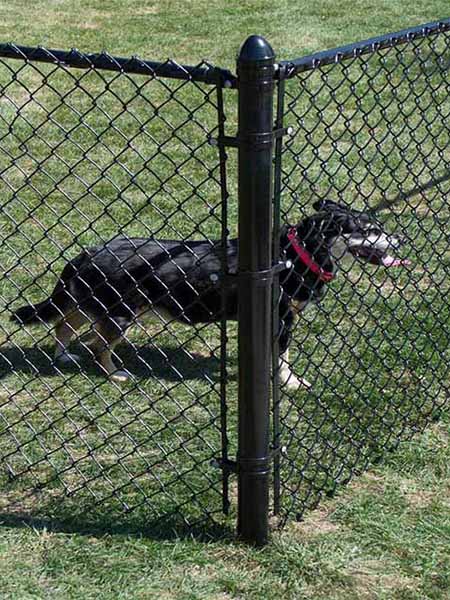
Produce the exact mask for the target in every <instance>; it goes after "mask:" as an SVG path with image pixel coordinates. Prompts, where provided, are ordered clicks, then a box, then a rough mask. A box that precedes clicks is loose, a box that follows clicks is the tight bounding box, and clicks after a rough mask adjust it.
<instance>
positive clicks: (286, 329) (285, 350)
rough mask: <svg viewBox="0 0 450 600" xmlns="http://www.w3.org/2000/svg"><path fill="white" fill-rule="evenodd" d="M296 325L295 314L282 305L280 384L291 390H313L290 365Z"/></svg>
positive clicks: (283, 303)
mask: <svg viewBox="0 0 450 600" xmlns="http://www.w3.org/2000/svg"><path fill="white" fill-rule="evenodd" d="M293 323H294V313H293V311H292V309H291V308H290V307H289V305H287V304H286V303H285V302H283V301H282V302H281V303H280V339H279V344H280V359H279V378H280V384H281V385H282V386H286V387H287V388H289V389H290V390H298V389H300V388H301V387H304V388H307V389H309V388H311V387H312V385H311V383H310V382H309V381H308V380H307V379H304V378H303V377H297V376H296V375H294V373H293V372H292V370H291V365H290V363H289V343H290V341H291V338H292V326H293Z"/></svg>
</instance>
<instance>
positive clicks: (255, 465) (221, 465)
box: [211, 446, 286, 476]
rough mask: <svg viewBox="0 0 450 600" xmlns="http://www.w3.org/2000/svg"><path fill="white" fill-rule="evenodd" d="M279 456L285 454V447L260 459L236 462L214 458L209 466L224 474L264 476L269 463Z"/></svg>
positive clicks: (242, 459)
mask: <svg viewBox="0 0 450 600" xmlns="http://www.w3.org/2000/svg"><path fill="white" fill-rule="evenodd" d="M279 454H283V455H285V454H286V446H278V447H277V448H273V449H272V450H271V451H270V452H269V454H268V455H267V456H263V457H261V458H238V460H230V459H226V460H224V459H222V458H215V459H213V460H212V461H211V465H212V466H213V467H216V468H218V469H222V471H224V472H226V473H235V474H237V473H242V472H245V473H253V475H255V476H258V475H265V474H267V472H268V471H269V469H270V463H271V461H272V460H273V459H274V458H275V456H278V455H279Z"/></svg>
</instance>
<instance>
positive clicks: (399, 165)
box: [274, 22, 450, 520]
mask: <svg viewBox="0 0 450 600" xmlns="http://www.w3.org/2000/svg"><path fill="white" fill-rule="evenodd" d="M449 72H450V25H449V23H448V22H446V23H441V24H435V25H434V26H432V27H426V26H425V27H421V28H417V29H414V30H409V31H407V32H401V33H399V34H395V35H389V36H384V37H381V38H377V39H374V40H370V41H369V42H366V43H365V42H363V43H360V44H356V45H353V46H348V47H344V48H338V49H336V50H332V51H329V52H323V53H319V54H317V55H313V56H311V57H306V58H304V59H299V60H298V61H292V62H285V63H282V65H281V79H282V81H281V82H280V84H279V88H280V89H279V99H278V102H279V114H280V115H281V117H280V118H281V119H282V121H281V122H282V124H283V125H284V126H290V127H292V131H293V133H292V135H291V136H290V137H289V138H288V139H287V140H285V143H284V145H283V147H282V148H281V146H280V147H279V148H278V152H279V157H278V165H279V167H278V168H279V172H278V174H277V181H278V189H279V194H280V197H281V223H291V224H296V223H298V222H301V223H303V227H302V228H301V231H302V234H303V240H302V243H301V245H302V247H304V248H305V249H307V250H309V252H310V253H311V254H312V255H314V253H315V252H318V254H319V255H320V252H322V251H325V253H326V254H328V253H330V254H334V255H335V257H336V258H333V262H334V264H335V267H336V268H337V272H336V273H335V276H334V278H333V280H332V281H331V282H330V283H327V282H325V283H324V282H323V280H321V279H320V277H318V276H317V275H314V274H311V271H310V270H309V271H308V272H307V273H306V274H305V275H304V278H303V279H301V280H300V281H299V282H298V287H299V288H300V287H301V286H303V288H305V287H306V288H309V297H308V304H311V305H314V306H313V307H308V306H303V307H301V310H300V312H299V315H298V319H297V321H296V324H295V326H294V332H293V341H292V344H291V349H290V353H289V361H290V365H291V368H292V370H293V373H294V375H295V376H296V377H297V378H306V380H308V381H309V382H313V385H312V386H311V387H310V388H306V387H305V386H304V385H301V386H300V387H299V389H295V385H294V386H292V385H289V382H288V383H287V384H285V385H281V389H280V392H279V394H278V393H277V390H276V392H275V400H276V402H275V442H274V443H275V446H283V447H284V451H285V454H284V455H283V456H282V459H281V461H280V460H279V461H278V462H277V464H276V472H275V508H276V512H279V513H280V514H281V517H282V520H285V519H286V518H287V517H288V516H294V515H295V516H297V518H301V517H302V515H303V513H304V511H305V510H307V509H309V508H312V507H314V506H316V504H317V503H318V501H319V500H320V498H321V497H322V496H323V495H332V494H333V493H334V491H335V490H336V487H337V486H338V485H339V484H342V483H345V482H348V481H349V480H350V478H351V477H352V476H353V475H354V474H356V473H358V472H360V471H361V470H363V469H364V468H366V467H367V465H368V463H369V462H373V461H375V460H377V459H378V458H379V457H380V456H381V455H382V453H383V452H385V451H386V450H392V449H394V448H395V447H396V446H397V445H398V443H399V442H400V440H402V439H405V438H407V437H409V436H410V435H411V434H412V433H414V432H416V431H419V430H421V429H422V428H423V427H424V425H425V424H427V423H429V422H430V421H431V420H432V419H435V418H438V416H439V414H440V412H441V410H442V409H443V408H444V405H445V404H446V403H447V402H448V381H447V376H446V372H447V364H448V360H449V358H450V354H449V343H450V331H449V307H448V302H447V300H446V298H447V295H448V292H449V266H448V262H449V254H448V241H449V238H448V222H449V209H448V194H449V191H450V162H449V160H450V157H449V153H448V148H449V143H450V139H449V129H448V119H449V116H450V101H449ZM327 200H332V201H334V202H336V203H338V204H340V205H341V206H342V207H347V208H348V209H356V210H358V211H362V212H363V213H365V216H364V215H361V216H356V221H357V222H356V224H355V230H354V231H353V232H350V231H348V230H345V226H346V221H345V220H342V214H341V213H340V212H339V209H337V208H336V207H333V206H332V205H331V204H330V203H328V208H327V209H326V210H325V212H323V210H322V209H319V210H318V209H317V208H316V209H315V208H313V205H314V204H316V207H317V206H318V205H317V202H318V201H319V203H320V201H322V206H327V202H326V201H327ZM321 211H322V212H321ZM312 214H319V215H322V217H323V218H322V220H321V221H320V222H317V219H316V221H314V220H312V221H311V220H310V221H306V220H305V217H306V216H307V215H312ZM324 215H326V217H324ZM338 218H340V219H341V232H340V233H344V234H345V235H344V237H346V239H345V240H344V242H345V243H346V249H347V250H348V249H349V247H350V246H351V244H353V246H352V248H351V249H352V250H353V254H354V255H355V253H356V257H355V256H350V257H349V252H347V253H346V256H342V255H340V254H339V253H338V254H336V252H333V242H334V239H333V238H331V237H327V235H326V232H325V235H324V236H323V237H322V238H320V240H321V241H320V240H319V237H320V236H318V235H317V227H319V226H320V227H323V228H324V229H326V228H327V227H330V226H331V225H330V223H331V224H332V222H333V220H336V219H338ZM367 221H368V222H369V223H370V226H369V229H367V227H368V226H367ZM384 234H388V235H390V236H391V235H392V236H397V237H399V238H401V239H402V241H403V242H404V243H403V245H402V246H401V248H400V247H398V248H397V247H396V246H395V244H392V245H391V248H389V246H388V245H387V246H385V247H383V248H381V249H382V251H383V252H384V253H385V255H388V254H389V252H390V253H394V256H395V255H396V256H397V259H396V260H395V262H392V261H390V259H386V258H384V259H383V260H381V261H380V260H379V259H380V258H383V257H382V256H377V252H379V250H380V246H381V245H382V244H383V243H384V242H385V241H386V240H385V236H384ZM333 235H338V233H336V234H333ZM368 242H370V244H371V250H370V251H368V250H367V248H368V245H370V244H369V243H368ZM391 242H392V238H391ZM321 244H323V246H322V249H320V245H321ZM292 247H293V242H289V245H288V246H287V248H285V251H286V252H287V254H288V255H289V257H291V258H293V260H294V261H297V262H299V261H300V262H301V261H302V259H301V257H298V256H295V252H293V250H292ZM325 247H326V249H325ZM341 251H342V248H341ZM395 253H397V254H395ZM403 259H407V260H408V261H409V262H410V264H406V263H407V261H406V260H403ZM319 262H320V259H319ZM374 262H375V263H377V262H378V266H374V265H373V264H371V263H374ZM389 262H390V266H389ZM311 275H313V277H312V279H311ZM308 277H309V279H308ZM281 283H282V285H283V281H282V282H281ZM325 289H326V293H325ZM296 293H297V289H294V291H293V292H292V299H294V298H295V295H296ZM284 318H286V317H284ZM281 319H283V315H281ZM282 368H283V367H282Z"/></svg>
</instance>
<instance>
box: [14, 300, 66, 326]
mask: <svg viewBox="0 0 450 600" xmlns="http://www.w3.org/2000/svg"><path fill="white" fill-rule="evenodd" d="M61 314H62V313H61V310H60V309H59V308H58V307H57V306H56V304H55V303H54V302H53V300H52V298H47V300H44V301H43V302H39V304H29V305H28V306H21V307H20V308H18V309H17V310H15V311H14V312H13V314H12V315H11V321H15V322H16V323H20V324H21V325H32V324H34V323H50V322H51V321H54V320H55V319H56V317H58V316H61Z"/></svg>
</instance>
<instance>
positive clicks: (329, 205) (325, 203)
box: [313, 200, 339, 210]
mask: <svg viewBox="0 0 450 600" xmlns="http://www.w3.org/2000/svg"><path fill="white" fill-rule="evenodd" d="M313 208H314V210H330V209H333V208H339V204H337V203H336V202H333V200H318V201H317V202H314V204H313Z"/></svg>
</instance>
